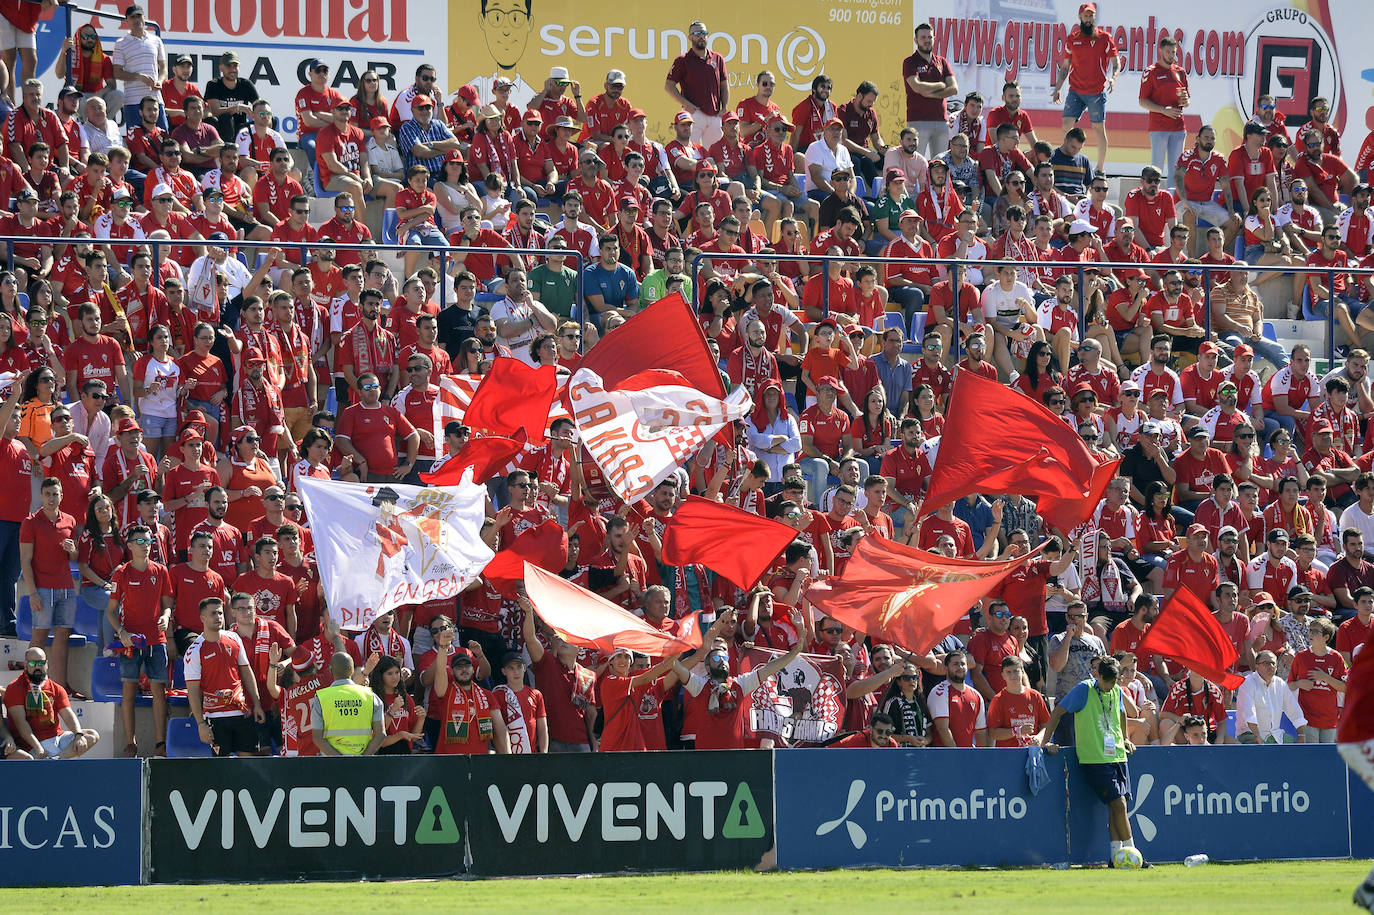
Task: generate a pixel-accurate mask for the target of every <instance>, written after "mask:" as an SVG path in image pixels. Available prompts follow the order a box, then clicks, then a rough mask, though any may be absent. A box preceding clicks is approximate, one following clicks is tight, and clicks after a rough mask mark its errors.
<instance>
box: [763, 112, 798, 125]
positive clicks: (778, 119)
mask: <svg viewBox="0 0 1374 915" xmlns="http://www.w3.org/2000/svg"><path fill="white" fill-rule="evenodd" d="M774 124H782V125H783V126H784V127H792V126H793V124H792V122H791V121H789V120H787V118H785V117H783V116H782V115H781V114H775V115H773V116H772V117H771V118H769V119H768V126H769V127H772V126H773V125H774Z"/></svg>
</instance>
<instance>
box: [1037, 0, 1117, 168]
mask: <svg viewBox="0 0 1374 915" xmlns="http://www.w3.org/2000/svg"><path fill="white" fill-rule="evenodd" d="M1065 51H1066V52H1067V53H1066V54H1065V57H1064V60H1063V61H1062V62H1061V63H1060V64H1059V73H1058V75H1057V76H1056V77H1055V81H1054V93H1053V95H1052V96H1051V101H1053V102H1054V103H1055V104H1056V105H1057V104H1059V95H1060V92H1061V91H1062V90H1063V88H1064V80H1065V79H1068V81H1069V96H1068V98H1067V99H1065V100H1064V120H1063V127H1064V131H1065V132H1066V133H1067V132H1068V131H1069V130H1070V129H1071V128H1072V127H1073V126H1074V125H1075V124H1076V123H1077V122H1078V119H1079V118H1080V117H1082V116H1083V112H1085V111H1086V112H1087V113H1088V121H1089V122H1090V123H1091V124H1092V126H1093V132H1094V133H1095V134H1097V172H1098V174H1101V173H1102V172H1103V170H1104V169H1105V168H1106V167H1107V93H1109V92H1111V91H1112V89H1113V88H1115V86H1116V77H1117V75H1118V74H1119V73H1120V72H1121V71H1122V69H1123V68H1124V65H1125V61H1124V60H1123V59H1122V57H1121V54H1120V53H1119V52H1118V51H1117V48H1116V42H1115V41H1113V40H1112V36H1111V34H1110V33H1109V32H1107V31H1106V30H1105V29H1104V30H1102V31H1099V30H1098V28H1097V4H1096V3H1084V4H1083V5H1082V6H1080V7H1079V8H1078V31H1077V32H1071V33H1070V34H1069V37H1068V41H1067V42H1066V46H1065Z"/></svg>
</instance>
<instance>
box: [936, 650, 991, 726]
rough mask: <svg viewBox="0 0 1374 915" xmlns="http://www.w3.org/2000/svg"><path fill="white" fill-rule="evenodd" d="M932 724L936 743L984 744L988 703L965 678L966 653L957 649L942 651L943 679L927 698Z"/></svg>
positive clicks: (966, 673)
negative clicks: (948, 651) (944, 652)
mask: <svg viewBox="0 0 1374 915" xmlns="http://www.w3.org/2000/svg"><path fill="white" fill-rule="evenodd" d="M926 703H927V705H928V706H929V708H930V717H931V720H932V721H933V722H934V724H935V746H940V747H975V746H977V747H986V746H987V745H988V719H987V703H986V701H985V700H984V699H983V696H982V694H981V693H979V692H978V690H976V689H974V688H973V686H972V685H971V684H970V683H969V682H968V653H967V652H965V651H963V650H961V649H956V650H954V651H951V652H950V653H949V654H947V655H945V679H944V681H943V682H941V683H937V684H936V685H935V688H934V689H932V690H931V691H930V695H929V696H928V697H927V699H926Z"/></svg>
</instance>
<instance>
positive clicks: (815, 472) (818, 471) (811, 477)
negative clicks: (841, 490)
mask: <svg viewBox="0 0 1374 915" xmlns="http://www.w3.org/2000/svg"><path fill="white" fill-rule="evenodd" d="M799 463H800V464H801V472H802V479H804V480H806V494H807V497H808V498H809V499H811V500H812V501H813V502H814V501H816V500H817V499H819V498H820V497H821V493H823V492H825V486H826V483H828V482H829V480H830V463H829V462H828V461H826V459H825V458H815V457H804V458H801V459H800V460H799Z"/></svg>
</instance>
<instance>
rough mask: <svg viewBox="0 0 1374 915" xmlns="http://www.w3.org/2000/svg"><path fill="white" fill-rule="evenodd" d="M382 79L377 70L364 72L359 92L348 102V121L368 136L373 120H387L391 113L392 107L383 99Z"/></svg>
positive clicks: (359, 83)
mask: <svg viewBox="0 0 1374 915" xmlns="http://www.w3.org/2000/svg"><path fill="white" fill-rule="evenodd" d="M380 86H381V77H379V76H378V75H377V71H376V70H364V71H363V75H362V77H361V79H360V80H359V82H358V91H357V92H355V93H354V94H353V97H352V98H351V99H349V100H348V107H349V108H351V109H352V110H351V111H350V112H349V113H348V119H349V120H350V121H351V122H353V124H354V125H355V126H357V127H358V129H360V130H362V131H363V133H364V134H365V135H366V134H368V133H369V132H370V131H371V130H372V119H373V118H386V117H387V116H388V115H389V114H390V113H391V105H389V104H388V103H387V100H386V99H385V98H383V97H382V93H381V90H380V89H379V88H378V87H380Z"/></svg>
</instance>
